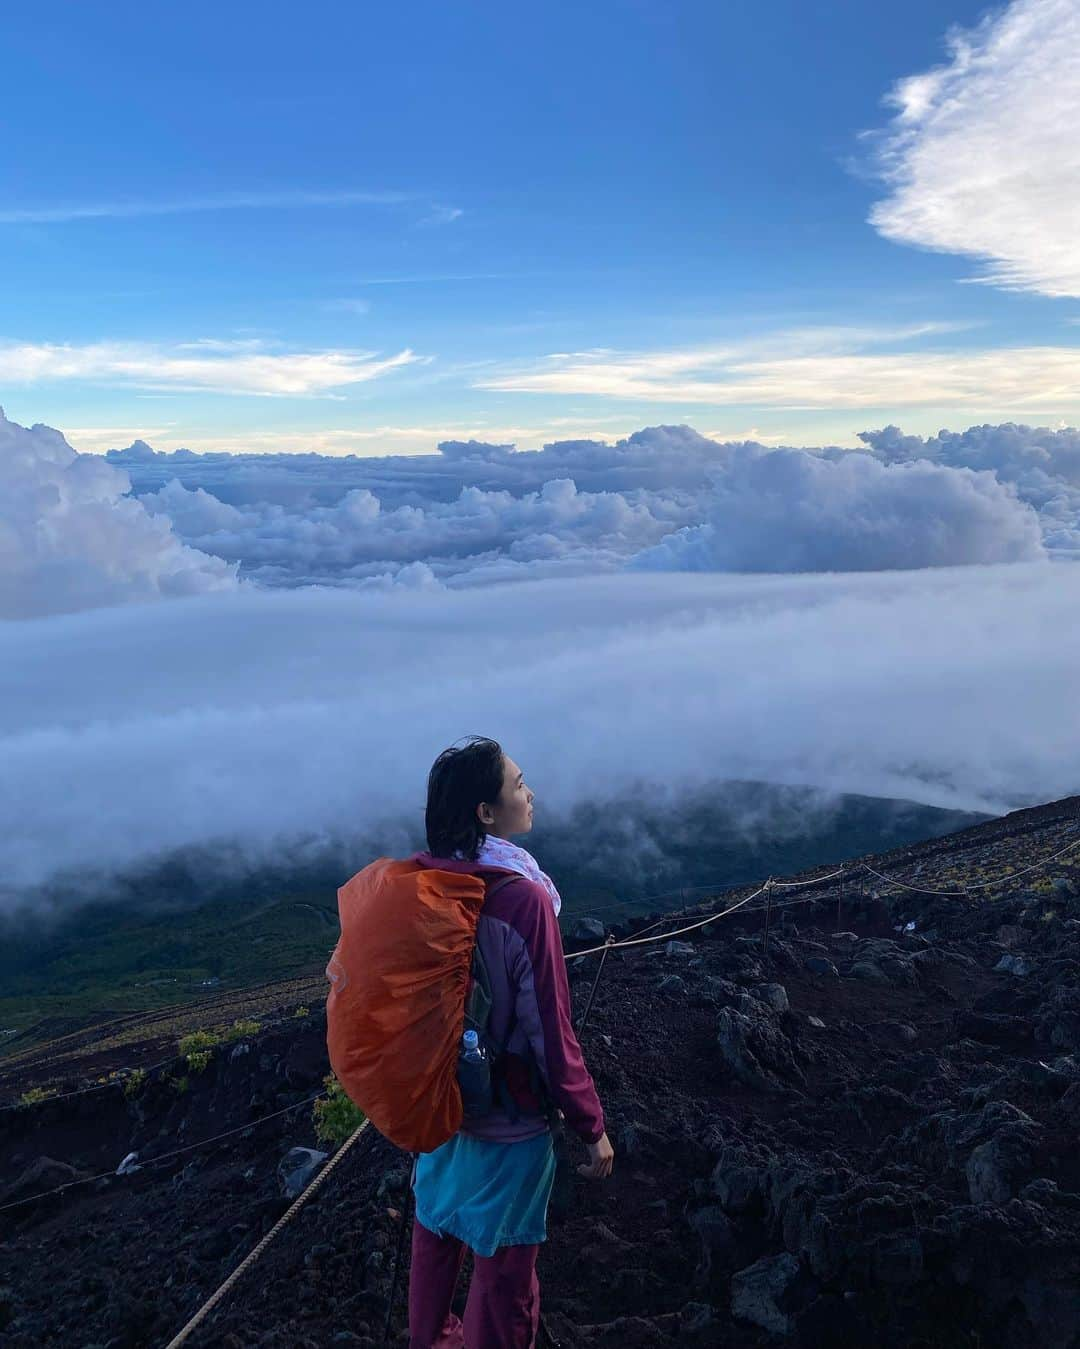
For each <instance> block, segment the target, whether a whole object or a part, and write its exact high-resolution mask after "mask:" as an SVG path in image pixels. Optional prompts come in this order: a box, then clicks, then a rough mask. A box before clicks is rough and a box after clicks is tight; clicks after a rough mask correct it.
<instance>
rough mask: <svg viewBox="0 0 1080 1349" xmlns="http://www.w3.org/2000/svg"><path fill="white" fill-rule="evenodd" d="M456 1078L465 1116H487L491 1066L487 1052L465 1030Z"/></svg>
mask: <svg viewBox="0 0 1080 1349" xmlns="http://www.w3.org/2000/svg"><path fill="white" fill-rule="evenodd" d="M457 1077H458V1086H459V1087H460V1088H461V1105H462V1109H463V1110H464V1111H465V1114H466V1115H486V1114H488V1113H489V1111H490V1110H491V1065H490V1063H489V1061H488V1052H487V1050H486V1049H485V1048H484V1046H483V1045H482V1044H481V1043H480V1037H479V1035H478V1034H477V1033H476V1031H474V1030H467V1031H466V1032H465V1034H464V1035H463V1036H462V1037H461V1052H460V1053H459V1054H458V1069H457Z"/></svg>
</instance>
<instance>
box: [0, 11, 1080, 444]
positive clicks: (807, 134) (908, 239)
mask: <svg viewBox="0 0 1080 1349" xmlns="http://www.w3.org/2000/svg"><path fill="white" fill-rule="evenodd" d="M980 20H982V27H981V28H977V27H976V25H978V24H979V22H980ZM1070 24H1071V25H1073V27H1072V29H1070ZM1076 24H1077V5H1076V3H1075V0H1016V3H1014V4H1013V5H1012V6H1010V7H1007V8H999V9H998V10H995V11H991V12H989V13H988V12H987V10H986V7H985V6H983V5H976V4H966V3H962V2H961V0H954V2H953V0H951V2H950V3H925V2H923V3H909V4H906V5H905V6H903V7H901V6H898V5H889V6H878V5H867V4H865V3H862V2H860V3H852V2H850V0H830V2H829V3H827V4H826V3H816V0H815V3H807V2H806V0H802V2H801V3H797V2H795V0H788V2H785V3H765V4H761V3H755V4H749V3H742V2H741V0H739V2H736V3H725V4H723V5H718V4H716V3H677V2H676V3H672V2H667V3H634V2H631V3H627V2H626V0H623V2H622V3H619V4H614V3H606V2H603V0H601V2H599V3H594V4H592V5H589V6H581V5H564V4H558V3H550V4H548V5H545V6H543V7H542V8H539V9H535V8H534V9H533V10H532V11H529V12H526V11H525V10H524V9H523V8H522V7H519V6H507V5H496V4H491V3H459V4H456V5H453V6H449V5H445V4H435V3H427V2H425V3H417V4H411V5H405V6H399V7H398V8H397V9H396V11H394V12H391V11H390V10H389V9H386V10H384V9H382V8H378V9H377V8H376V7H373V6H362V7H358V6H353V5H346V4H342V3H333V4H309V5H305V6H302V7H298V6H295V5H284V4H266V3H262V4H259V5H257V6H256V5H253V4H248V3H236V4H232V5H229V6H220V5H214V6H211V5H209V4H204V3H190V4H186V5H185V6H183V7H181V8H175V7H174V8H170V9H166V8H165V7H161V6H146V5H135V4H127V3H124V4H121V3H109V4H102V3H88V4H84V5H73V4H49V3H44V4H39V5H38V6H36V7H35V8H34V9H33V10H32V11H31V9H30V8H29V7H25V6H24V7H22V12H21V13H19V14H16V15H14V16H9V18H8V20H7V22H6V25H5V29H6V31H5V37H6V60H5V80H4V86H3V90H2V92H0V100H2V102H3V113H4V122H5V128H6V136H5V142H6V150H7V156H6V160H7V169H8V171H7V173H6V175H5V186H4V189H3V191H2V192H0V258H2V264H3V274H4V277H5V285H4V287H3V293H2V296H0V402H2V403H3V405H4V407H5V409H6V411H7V414H8V416H9V417H11V418H13V419H15V420H18V421H21V422H23V423H25V424H30V423H31V422H46V423H48V424H50V425H53V426H57V427H59V428H60V429H62V430H63V431H64V432H65V433H66V434H67V435H68V438H69V439H70V440H71V442H72V444H74V445H75V446H76V448H78V449H84V450H104V449H106V448H109V447H110V446H119V445H125V444H127V443H129V442H130V441H131V440H132V439H134V438H135V437H136V436H139V437H142V438H145V439H146V440H149V441H150V442H151V443H152V444H154V445H155V446H158V447H160V448H175V447H177V446H179V445H188V446H190V447H191V448H193V449H222V448H224V449H234V450H243V449H258V450H274V449H281V450H286V449H292V450H296V449H299V450H303V449H308V448H311V449H319V450H322V451H324V452H331V453H347V452H356V453H359V454H382V453H401V452H421V451H429V452H430V450H431V449H432V448H433V446H434V444H435V442H436V441H437V440H438V439H441V438H444V437H450V438H453V437H459V436H463V435H476V436H477V437H479V438H482V439H487V440H502V439H510V440H515V441H517V442H518V443H519V444H520V445H521V446H523V447H526V446H528V447H533V446H536V445H539V444H541V443H542V442H543V441H545V440H552V439H561V438H568V437H570V436H574V435H579V434H594V435H599V436H604V437H609V438H610V437H615V436H617V435H623V434H626V433H627V432H629V431H631V430H633V429H635V428H636V427H640V426H643V425H646V424H650V423H657V422H684V421H685V422H689V423H691V424H693V425H694V426H696V427H697V428H698V429H699V430H701V431H703V432H705V433H707V434H714V435H720V436H728V437H733V438H734V437H737V438H742V437H744V436H749V435H754V436H757V437H758V438H761V439H762V440H763V441H765V443H781V442H782V443H788V444H791V443H794V444H821V443H826V442H832V443H838V444H851V443H853V441H854V436H855V433H856V432H857V431H859V430H862V429H864V428H867V427H871V426H880V425H882V424H884V423H885V422H887V421H896V422H899V423H900V424H901V425H902V426H903V427H904V429H905V430H908V431H912V432H916V431H917V432H923V433H925V432H930V431H934V430H936V429H937V428H938V427H940V426H950V427H954V428H959V427H962V426H966V425H969V424H971V423H973V422H979V421H991V420H993V421H1002V420H1016V421H1031V422H1037V423H1039V424H1050V425H1059V424H1061V423H1062V422H1069V423H1071V424H1075V422H1076V420H1077V419H1078V413H1080V393H1078V392H1075V390H1077V389H1080V384H1078V383H1077V381H1076V380H1075V378H1074V375H1075V373H1076V368H1075V367H1074V363H1075V362H1076V359H1077V357H1076V347H1077V337H1078V335H1080V329H1078V328H1077V327H1076V325H1075V320H1076V319H1077V318H1078V317H1080V307H1078V306H1077V303H1076V299H1075V297H1076V296H1077V295H1078V294H1080V284H1077V274H1078V271H1080V268H1078V266H1077V263H1076V257H1075V255H1074V254H1072V253H1070V251H1069V249H1070V243H1069V239H1070V238H1071V233H1070V232H1069V231H1068V230H1067V229H1066V228H1065V224H1064V223H1056V222H1055V219H1054V211H1055V210H1057V209H1058V207H1052V208H1051V209H1049V210H1048V209H1047V208H1046V203H1048V202H1050V203H1053V202H1057V203H1060V202H1061V201H1062V200H1064V202H1065V206H1064V207H1061V208H1060V209H1061V210H1063V211H1064V210H1065V209H1066V207H1067V206H1068V202H1069V200H1072V201H1073V203H1074V206H1073V208H1072V209H1073V210H1074V209H1075V196H1071V195H1070V194H1071V193H1072V190H1073V188H1074V187H1075V186H1076V177H1075V170H1076V162H1075V157H1074V158H1073V159H1072V160H1069V153H1070V152H1069V151H1068V149H1067V147H1066V148H1064V149H1063V146H1062V144H1061V143H1058V142H1057V141H1055V139H1054V133H1053V130H1052V129H1053V126H1054V125H1055V123H1056V121H1057V120H1059V118H1060V117H1065V116H1066V114H1067V113H1068V110H1069V109H1068V106H1067V103H1068V100H1069V99H1072V100H1073V101H1075V99H1076V93H1075V90H1072V91H1070V90H1068V89H1067V88H1065V84H1066V81H1064V80H1063V81H1062V82H1061V83H1060V84H1059V83H1058V82H1057V81H1056V80H1055V78H1054V77H1055V72H1056V71H1057V69H1058V65H1059V63H1061V62H1062V61H1063V60H1064V59H1065V57H1064V56H1063V55H1062V53H1063V52H1064V51H1065V50H1066V49H1067V47H1068V41H1069V39H1070V36H1075V26H1076ZM1010 25H1011V27H1010ZM957 26H959V28H960V29H961V30H966V31H967V32H968V33H969V35H970V34H974V36H971V37H969V39H966V40H965V41H962V42H961V43H960V45H959V47H957V45H956V43H955V41H954V44H953V46H952V47H951V48H949V47H947V44H946V36H947V33H948V32H949V31H950V30H951V29H952V30H955V29H956V28H957ZM973 51H974V53H975V55H976V56H981V58H982V59H981V61H978V60H972V59H971V56H972V52H973ZM935 68H938V69H939V70H942V69H944V70H945V71H946V76H947V78H945V79H944V80H943V81H942V82H940V87H939V85H937V84H935V85H934V86H933V87H932V88H931V87H929V86H927V85H926V84H925V83H916V84H910V83H909V84H908V86H906V88H907V98H906V103H905V108H906V113H905V116H906V121H904V119H903V118H901V119H900V120H901V121H903V123H904V124H903V126H899V125H898V123H897V121H896V119H897V106H896V104H895V103H894V104H892V105H890V104H887V103H886V102H885V99H886V96H887V95H888V94H889V92H890V90H894V89H895V88H896V87H897V85H898V82H899V81H903V80H908V81H911V80H912V79H913V78H917V77H925V76H926V74H927V72H931V71H933V70H934V69H935ZM980 69H981V70H982V72H983V73H982V74H980V73H979V72H980ZM1032 70H1035V71H1037V72H1041V75H1042V78H1041V79H1036V80H1035V81H1034V82H1033V81H1032V79H1031V72H1032ZM987 71H989V75H987V73H986V72H987ZM981 78H992V80H993V88H994V91H995V98H994V99H990V98H985V97H981V98H980V97H978V95H979V90H980V86H979V83H978V81H979V80H980V79H981ZM1072 83H1073V85H1074V86H1075V81H1073V82H1072ZM1010 90H1015V100H1016V101H1015V102H1014V103H1010V97H1011V95H1010ZM1025 91H1026V92H1025ZM1055 99H1056V100H1058V102H1057V103H1056V104H1055V102H1054V100H1055ZM1032 105H1036V106H1035V111H1034V112H1033V113H1032V114H1031V116H1032V118H1033V125H1034V126H1035V129H1036V143H1035V144H1034V148H1033V143H1032V137H1031V135H1030V134H1028V132H1029V131H1030V128H1025V127H1024V126H1023V125H1018V122H1019V121H1022V118H1023V116H1024V115H1026V114H1019V115H1018V114H1017V112H1016V109H1017V108H1020V107H1023V108H1028V107H1031V106H1032ZM1036 114H1038V116H1036ZM1066 125H1075V123H1074V122H1073V123H1069V122H1068V121H1066ZM1047 127H1050V128H1051V130H1050V131H1047V130H1046V128H1047ZM890 128H891V139H890V140H889V141H888V142H887V146H886V148H887V149H889V152H890V153H891V154H892V162H893V163H894V164H895V163H896V161H897V157H898V156H899V158H900V160H901V161H902V167H904V176H905V182H906V184H907V189H906V191H907V196H906V197H905V199H904V200H903V201H902V202H900V203H899V205H898V207H897V209H896V210H895V211H893V212H892V215H891V217H890V219H889V220H886V221H879V222H878V224H877V225H875V224H872V223H870V222H869V220H868V216H869V215H870V213H871V210H872V209H873V208H874V205H875V203H881V202H882V201H883V200H886V199H888V198H889V197H890V194H891V193H894V192H895V191H896V190H897V189H896V187H895V184H894V185H893V186H892V187H890V185H889V184H887V183H885V182H884V180H883V179H882V178H881V177H880V174H879V173H878V172H877V170H880V167H881V163H882V161H881V158H880V156H881V153H882V149H883V142H882V136H883V135H889V134H890ZM868 131H872V132H877V133H878V135H877V136H870V137H867V136H864V135H861V134H860V133H864V132H868ZM1040 137H1041V140H1040V139H1039V138H1040ZM1018 146H1020V147H1022V154H1018V153H1017V147H1018ZM987 147H989V150H987ZM1019 158H1022V161H1023V162H1022V166H1023V168H1024V169H1025V170H1026V174H1027V177H1026V179H1025V181H1024V185H1023V188H1022V190H1021V187H1020V186H1018V179H1017V176H1016V175H1015V173H1009V172H1006V169H1005V168H1003V167H1002V166H1008V165H1009V164H1013V163H1016V162H1017V160H1018V159H1019ZM972 164H976V165H978V166H980V171H979V173H978V175H974V174H973V176H972V178H971V179H970V181H969V180H968V179H967V178H966V175H967V174H969V173H972V172H973V171H972V170H971V165H972ZM987 164H989V165H990V169H989V171H987V168H986V166H987ZM943 221H944V222H945V223H944V224H943V223H942V222H943ZM1042 230H1045V237H1043V236H1042V235H1040V234H1039V231H1042ZM1071 232H1072V233H1075V230H1072V231H1071ZM931 250H936V251H931ZM987 260H990V261H989V263H988V262H987ZM991 264H992V266H993V267H994V268H996V273H995V276H996V279H995V280H994V282H993V284H970V282H971V279H972V278H973V277H975V276H977V275H978V274H979V273H980V271H982V272H985V271H986V269H987V267H988V266H990V265H991ZM1017 353H1019V354H1017ZM890 357H895V358H897V359H896V360H894V361H890V360H889V358H890Z"/></svg>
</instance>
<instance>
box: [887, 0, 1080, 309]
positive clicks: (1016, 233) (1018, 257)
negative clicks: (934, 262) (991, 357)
mask: <svg viewBox="0 0 1080 1349" xmlns="http://www.w3.org/2000/svg"><path fill="white" fill-rule="evenodd" d="M948 47H949V61H948V62H947V63H946V64H945V65H942V66H939V67H938V68H936V69H934V70H930V71H927V72H925V73H923V74H919V75H913V76H910V77H908V78H907V79H903V80H901V81H900V82H899V83H898V84H897V85H896V87H895V88H894V89H893V91H892V93H891V94H890V96H889V100H888V101H889V102H890V103H891V104H892V105H893V106H894V107H895V108H896V116H895V118H894V119H893V121H892V123H891V124H890V126H889V127H888V128H887V130H886V131H885V133H884V135H881V136H879V137H878V142H879V143H878V151H879V154H880V168H881V171H882V173H883V174H884V176H885V177H886V179H887V180H888V181H889V183H890V184H891V185H892V189H893V190H892V194H891V196H889V197H888V198H887V199H886V200H884V201H882V202H880V203H878V205H876V206H875V207H874V208H873V210H872V212H871V214H870V221H871V223H872V224H873V225H875V226H876V227H877V229H878V230H880V232H881V233H882V234H883V235H884V236H885V237H886V238H888V239H893V240H895V241H896V242H898V243H906V244H915V245H917V246H919V247H922V248H931V249H934V250H936V251H938V252H947V253H962V254H967V255H970V256H973V257H976V258H980V259H984V260H985V262H986V266H985V267H984V269H983V271H982V272H981V273H980V274H979V275H978V276H977V277H976V278H975V279H976V280H978V281H983V282H987V283H989V284H992V285H997V286H1005V287H1008V288H1009V289H1014V290H1029V291H1038V292H1040V293H1042V294H1044V295H1058V296H1076V295H1080V236H1078V234H1077V228H1076V202H1077V199H1078V197H1080V137H1078V136H1077V134H1076V128H1077V126H1078V125H1080V57H1078V55H1077V54H1078V52H1080V7H1078V6H1077V4H1076V0H1014V3H1012V4H1010V5H1008V6H1006V7H1005V8H1004V9H1003V10H996V11H995V12H994V13H992V14H990V15H989V16H988V17H987V18H985V19H984V20H983V21H982V22H981V23H980V24H979V25H978V27H976V28H975V29H973V30H972V31H968V32H965V31H962V30H959V29H957V30H954V31H953V32H951V33H950V34H949V36H948Z"/></svg>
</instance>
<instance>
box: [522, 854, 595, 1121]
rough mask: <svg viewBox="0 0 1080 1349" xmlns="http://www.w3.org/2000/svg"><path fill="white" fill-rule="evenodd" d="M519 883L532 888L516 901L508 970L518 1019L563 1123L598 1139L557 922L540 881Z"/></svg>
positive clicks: (592, 1095)
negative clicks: (514, 941)
mask: <svg viewBox="0 0 1080 1349" xmlns="http://www.w3.org/2000/svg"><path fill="white" fill-rule="evenodd" d="M523 884H524V885H528V886H529V887H531V889H532V891H533V893H532V894H530V895H529V896H528V901H527V902H523V903H522V904H520V905H519V906H515V907H516V912H515V914H514V920H513V926H514V927H515V928H516V929H517V931H518V933H519V935H520V936H521V938H522V943H521V944H520V945H519V946H518V948H517V951H516V954H515V959H514V968H513V969H512V971H511V973H512V976H513V979H514V984H515V987H516V989H517V998H516V1012H517V1020H518V1024H519V1025H520V1026H521V1028H522V1030H523V1031H524V1032H525V1033H526V1035H527V1036H528V1037H529V1044H530V1045H531V1046H532V1051H533V1054H534V1055H535V1057H536V1062H537V1065H538V1067H539V1069H540V1072H541V1074H542V1076H543V1078H544V1081H545V1083H546V1085H547V1088H548V1091H549V1092H550V1093H551V1097H552V1099H553V1100H554V1102H555V1104H556V1105H557V1106H558V1107H559V1109H560V1110H562V1112H563V1114H564V1116H565V1117H566V1122H567V1124H568V1125H569V1127H570V1128H571V1129H572V1130H573V1131H574V1133H576V1134H577V1135H578V1137H579V1138H580V1139H582V1140H583V1141H584V1142H586V1143H596V1142H598V1141H599V1140H600V1139H601V1138H602V1137H603V1136H604V1111H603V1107H602V1106H601V1104H600V1098H599V1097H598V1096H597V1094H596V1087H595V1086H594V1085H593V1080H592V1078H591V1076H590V1075H589V1070H588V1069H587V1068H586V1067H585V1060H584V1059H583V1057H582V1054H581V1046H580V1045H579V1044H578V1038H577V1036H576V1035H575V1034H574V1028H573V1025H572V1023H571V1003H570V984H569V981H568V979H567V977H566V961H565V959H564V956H563V946H562V934H561V933H560V931H559V922H558V919H557V918H556V917H555V912H554V910H553V909H552V907H551V900H550V898H549V897H548V894H547V892H546V891H545V890H544V889H543V887H542V886H539V885H536V884H535V882H533V881H525V882H523ZM515 888H516V887H515V886H507V890H513V889H515Z"/></svg>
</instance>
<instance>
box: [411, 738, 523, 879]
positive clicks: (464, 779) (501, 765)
mask: <svg viewBox="0 0 1080 1349" xmlns="http://www.w3.org/2000/svg"><path fill="white" fill-rule="evenodd" d="M467 741H468V743H467V744H465V745H463V746H462V747H460V748H457V747H454V746H451V748H450V749H444V750H443V752H442V753H441V754H440V755H439V757H438V758H437V759H436V760H435V762H434V763H433V764H432V765H431V772H430V773H429V774H428V786H427V810H426V811H425V814H424V825H425V827H426V829H427V843H428V852H429V853H430V854H431V855H432V857H452V856H453V854H454V853H455V852H456V851H458V850H460V851H461V852H463V853H464V855H465V857H466V858H467V859H468V860H469V861H470V862H475V861H476V858H477V854H478V853H479V851H480V849H481V847H482V846H483V843H484V839H485V838H487V832H486V830H485V829H484V826H483V825H482V824H481V823H480V820H479V818H478V816H477V814H476V807H477V806H478V805H479V804H480V802H481V801H487V802H488V803H489V804H490V803H492V802H495V801H497V800H498V799H499V796H500V794H501V792H502V786H503V775H504V773H505V771H506V756H505V755H504V754H503V751H502V746H501V745H500V744H499V742H498V741H497V740H489V739H488V738H487V737H486V736H482V735H473V736H469V737H467Z"/></svg>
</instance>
